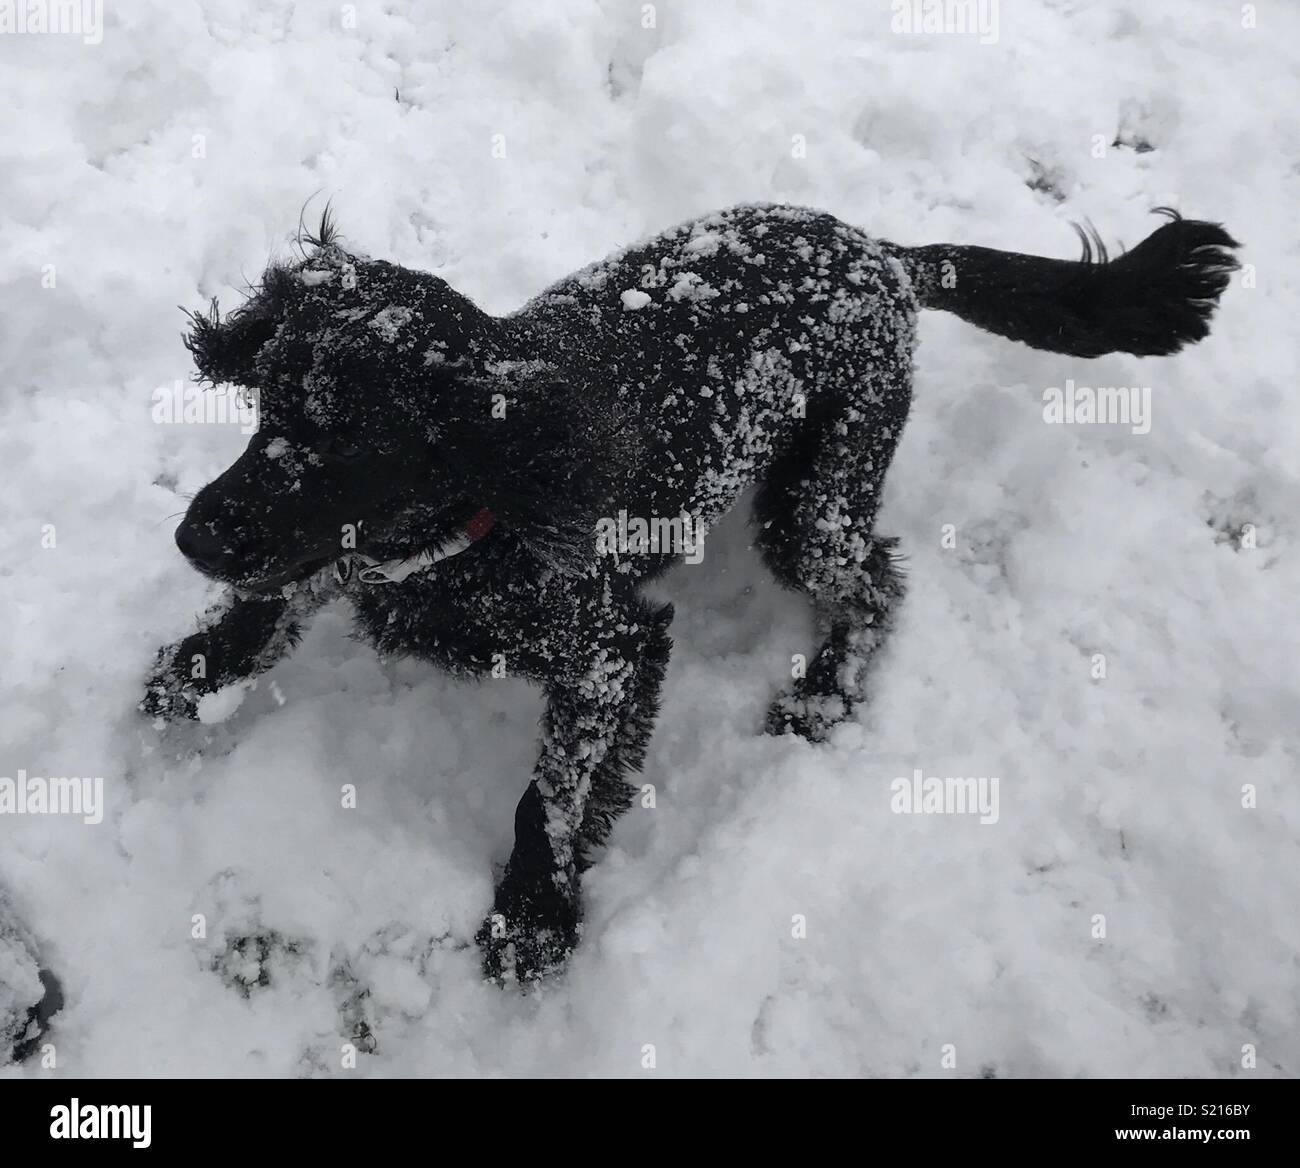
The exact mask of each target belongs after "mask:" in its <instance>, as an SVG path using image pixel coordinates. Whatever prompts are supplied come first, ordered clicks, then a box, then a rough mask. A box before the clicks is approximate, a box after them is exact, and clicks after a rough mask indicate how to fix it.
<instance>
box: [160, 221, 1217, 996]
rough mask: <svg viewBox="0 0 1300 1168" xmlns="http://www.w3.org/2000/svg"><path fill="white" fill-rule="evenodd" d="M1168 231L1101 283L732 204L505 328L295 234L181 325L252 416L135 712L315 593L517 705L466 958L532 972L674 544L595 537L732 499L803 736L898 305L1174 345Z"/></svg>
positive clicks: (182, 699) (840, 696)
mask: <svg viewBox="0 0 1300 1168" xmlns="http://www.w3.org/2000/svg"><path fill="white" fill-rule="evenodd" d="M1168 214H1169V216H1170V219H1171V221H1170V222H1168V223H1166V224H1165V225H1163V226H1162V227H1160V228H1159V230H1157V231H1156V232H1155V233H1154V234H1153V235H1152V236H1151V237H1150V238H1149V239H1147V240H1146V241H1144V242H1143V243H1142V244H1141V245H1140V246H1138V247H1137V248H1136V249H1135V250H1134V251H1132V252H1131V253H1128V254H1126V255H1124V256H1122V257H1120V258H1119V259H1115V260H1108V259H1107V258H1106V256H1105V254H1104V251H1103V252H1102V253H1101V254H1100V256H1095V255H1094V254H1093V252H1094V248H1093V245H1092V242H1091V241H1089V240H1088V238H1087V237H1085V254H1084V257H1083V259H1082V260H1080V261H1073V262H1071V261H1062V260H1049V259H1041V258H1037V257H1032V256H1024V255H1016V254H1011V253H1006V252H999V251H993V250H990V249H987V248H977V247H958V246H952V245H937V246H932V247H921V248H914V249H912V248H905V247H900V246H897V245H894V244H891V243H888V242H885V241H881V240H876V239H872V238H871V237H869V236H867V235H866V234H864V233H863V232H862V231H860V230H858V229H857V228H855V227H852V226H849V225H848V224H845V223H842V222H840V221H839V220H837V219H835V218H833V217H831V216H830V215H827V214H823V213H820V212H816V211H812V210H807V209H803V208H798V207H787V206H742V207H737V208H733V209H731V210H727V211H724V212H720V213H717V214H713V215H708V216H705V217H704V218H701V219H698V220H695V221H693V222H690V223H686V224H683V225H681V226H679V227H676V228H674V229H673V230H671V231H668V232H665V233H664V234H662V235H660V236H658V237H656V238H654V239H652V240H650V241H648V242H645V243H642V244H639V245H637V246H635V247H633V248H630V249H628V250H627V251H624V252H622V253H620V254H617V255H615V256H612V257H611V258H609V259H606V260H604V261H602V262H600V263H597V264H594V265H593V266H591V267H589V268H586V269H584V270H583V271H580V272H578V273H577V274H575V275H573V276H571V277H569V278H568V279H565V280H563V281H561V282H560V283H559V284H557V285H556V286H554V287H553V288H551V289H549V290H548V291H546V292H544V293H543V294H541V295H540V296H538V297H537V298H536V299H535V300H533V301H532V302H531V303H529V304H528V305H527V306H525V307H524V308H523V309H521V310H520V311H518V312H516V313H513V314H511V315H509V316H506V317H493V316H489V315H488V314H486V313H484V312H482V311H480V310H479V309H478V308H477V307H475V306H474V305H473V304H472V303H471V302H470V301H469V300H467V299H466V298H465V297H463V296H461V295H460V294H459V293H457V292H456V291H455V290H454V289H452V288H450V287H449V286H448V285H447V284H446V283H445V282H443V281H442V280H440V279H438V278H436V277H434V276H431V275H427V274H424V273H420V272H415V271H410V270H407V269H404V268H401V267H397V266H395V265H392V264H389V263H385V262H383V261H375V260H369V259H366V258H364V257H362V256H359V255H356V254H354V253H352V252H350V251H348V250H347V249H346V248H345V247H344V246H343V244H342V242H341V240H340V238H339V237H338V235H337V233H336V232H335V231H334V229H333V227H332V225H331V224H330V223H329V222H328V219H326V221H323V222H322V225H321V229H320V230H319V231H318V232H317V234H316V235H315V236H314V237H312V238H311V239H310V240H309V241H308V242H309V245H310V249H309V251H307V253H306V254H305V255H304V257H303V258H302V259H301V261H300V262H296V263H294V264H292V265H278V266H273V267H272V268H270V269H268V271H267V272H266V274H265V276H264V278H263V280H262V282H261V285H260V287H259V288H258V289H257V290H256V292H255V294H254V295H253V296H252V297H251V298H250V299H249V300H248V302H247V303H245V304H244V305H243V306H241V307H240V308H239V309H238V310H236V311H235V312H233V313H231V314H230V315H228V316H226V317H224V318H222V317H221V316H220V315H219V314H218V312H217V309H216V306H215V305H213V307H212V310H211V311H210V312H209V313H207V314H197V315H195V316H194V317H193V319H192V326H193V327H192V329H191V332H190V335H189V338H188V343H189V346H190V349H191V351H192V352H193V354H194V358H195V361H196V364H197V366H198V370H199V373H200V375H201V376H202V377H204V378H206V379H208V380H210V381H213V382H233V383H236V384H238V385H242V386H245V387H247V388H249V389H250V390H252V391H255V392H256V393H257V395H258V397H259V401H260V409H261V419H262V420H261V427H260V429H259V430H258V432H257V433H256V434H255V435H254V436H253V438H252V440H251V441H250V443H249V446H248V449H247V450H246V452H245V453H244V454H243V455H242V456H241V457H240V458H239V459H238V460H237V461H236V462H235V463H234V465H232V466H231V467H230V468H229V469H228V470H227V471H225V473H223V474H222V475H221V476H220V477H218V478H217V479H216V480H215V481H213V482H212V483H210V484H208V485H207V486H206V487H204V488H203V490H201V491H200V492H199V493H198V495H197V496H196V497H195V499H194V500H193V502H192V504H191V506H190V508H189V511H188V513H187V514H186V516H185V520H184V522H183V523H182V524H181V526H180V528H179V529H178V531H177V535H176V539H177V543H178V545H179V546H180V548H181V550H182V551H183V552H184V553H185V554H186V556H187V557H188V558H189V559H190V560H191V561H192V563H193V564H194V566H195V567H196V568H198V569H199V570H200V571H202V572H204V573H205V574H206V575H208V576H210V577H212V578H214V579H216V580H219V581H222V582H224V583H225V584H227V585H228V590H227V593H226V595H225V598H224V599H223V601H222V602H221V603H220V604H219V605H218V607H217V608H216V609H214V610H213V611H212V612H211V613H210V614H208V616H207V617H206V618H205V619H204V620H203V621H202V623H201V627H200V628H199V630H198V631H197V632H195V633H194V634H193V635H192V636H190V637H188V638H186V639H185V640H184V641H182V642H181V643H180V644H178V645H175V646H171V647H169V648H167V649H164V650H163V651H162V652H161V653H160V655H159V658H158V661H157V664H156V668H155V671H154V675H153V677H152V679H151V681H150V683H149V685H148V689H147V693H146V697H145V700H144V702H143V703H142V706H143V708H144V709H145V710H146V711H148V712H150V713H152V714H154V715H159V716H163V717H194V716H196V714H197V713H198V707H199V704H200V702H201V701H202V700H203V699H204V698H205V696H207V695H212V694H214V693H216V692H217V691H218V690H221V689H223V688H224V687H226V686H229V685H231V684H232V683H236V682H240V681H242V680H244V679H247V678H250V677H253V676H254V675H256V674H258V673H260V672H262V671H263V670H265V669H267V668H269V667H270V666H271V665H272V664H273V663H274V662H275V661H276V660H277V659H278V658H279V657H280V656H281V655H283V654H284V653H285V652H286V651H287V650H289V649H290V648H291V647H292V646H293V645H294V644H295V643H296V641H297V639H298V636H299V633H300V630H301V628H302V626H303V623H304V621H306V620H307V619H308V618H309V617H310V615H311V613H312V612H313V611H314V610H315V609H316V608H317V607H318V606H319V605H320V604H321V603H323V602H324V601H325V600H326V599H328V598H330V597H333V596H337V595H340V594H341V595H343V596H344V597H346V598H347V600H348V601H350V603H351V604H352V606H353V608H354V609H355V612H356V616H357V621H358V624H359V626H360V629H361V630H362V632H363V633H364V634H365V635H366V636H367V637H368V638H369V639H370V640H371V641H372V642H373V643H374V644H375V645H376V646H377V647H378V648H379V649H380V650H381V651H384V652H390V653H409V654H415V655H417V656H420V657H423V658H425V659H427V660H429V661H432V662H434V663H436V664H439V665H441V666H443V667H444V668H447V669H450V670H454V671H456V672H459V673H465V674H480V675H481V674H483V673H486V672H489V671H491V670H492V669H493V668H494V666H495V667H497V668H498V669H500V668H504V669H505V670H507V671H508V672H510V673H513V674H518V675H523V676H526V677H528V678H531V679H533V680H535V681H536V682H538V683H539V684H540V685H541V686H543V688H544V690H545V694H546V703H547V704H546V712H545V715H544V718H543V732H542V742H541V750H540V755H539V758H538V762H537V765H536V769H535V771H534V774H533V778H532V781H531V782H530V783H529V785H528V787H527V790H526V792H525V794H524V796H523V799H522V801H521V802H520V804H519V808H518V811H517V813H516V819H515V832H516V839H515V846H514V851H513V853H512V854H511V857H510V860H509V863H508V865H507V867H506V869H505V873H504V876H503V878H502V880H501V882H500V884H499V886H498V888H497V891H496V897H495V904H494V905H493V909H492V912H491V913H489V914H488V916H487V919H486V920H485V922H484V924H483V926H482V928H481V930H480V932H479V934H478V940H479V943H480V945H481V947H482V949H483V952H484V959H485V966H486V969H487V971H488V973H489V974H490V975H492V976H496V977H502V976H515V977H519V978H521V979H522V978H527V977H532V976H536V975H539V974H541V973H543V972H545V971H546V970H548V969H550V968H553V967H555V966H557V965H558V964H560V963H561V962H562V961H563V960H564V958H565V956H566V955H567V954H568V952H569V951H570V950H571V948H572V947H573V945H574V944H575V943H576V941H577V938H578V934H579V928H580V918H581V911H580V903H579V895H578V883H579V877H580V873H581V871H582V870H583V868H584V866H585V865H586V864H587V863H588V862H589V860H590V857H591V853H592V851H593V850H594V849H595V848H596V847H597V846H598V845H599V844H600V843H601V841H602V840H603V839H604V838H605V836H606V834H607V833H608V831H609V828H610V826H611V824H612V823H613V821H614V819H615V818H616V817H617V816H618V815H619V814H620V813H621V812H622V811H623V810H624V809H626V808H627V806H628V805H629V798H630V792H631V787H630V786H629V784H628V783H627V781H626V778H625V776H626V775H627V774H628V773H629V772H632V771H635V770H636V769H637V768H638V767H639V766H640V765H641V762H642V760H643V757H644V754H645V750H646V744H647V740H648V737H649V735H650V732H651V729H652V726H653V723H654V718H655V712H656V708H657V704H658V698H659V689H660V684H661V682H662V679H663V676H664V671H665V668H666V665H667V661H668V655H669V649H670V641H669V636H668V626H669V622H670V620H671V617H672V613H671V610H670V609H669V608H656V607H655V606H654V605H652V604H650V603H648V602H647V601H646V600H645V599H643V598H642V596H641V594H640V589H641V586H642V585H643V584H644V583H645V582H646V581H647V580H649V579H651V578H653V577H654V576H656V575H658V574H660V573H662V572H663V571H664V570H665V569H666V568H667V567H668V566H669V565H670V564H671V563H672V562H674V560H675V559H677V558H679V557H680V554H681V553H682V552H684V551H687V550H690V549H685V548H680V547H671V546H669V547H664V546H661V545H659V544H656V545H654V546H652V547H635V548H630V549H629V548H622V549H615V550H614V551H612V552H611V549H609V548H608V547H602V546H601V544H600V541H598V539H597V537H596V532H597V529H598V527H601V526H605V525H607V524H608V523H609V522H611V521H612V520H613V519H615V518H616V517H620V516H632V517H635V518H637V519H638V520H640V521H642V522H644V523H646V524H651V523H662V522H665V521H672V520H674V519H683V520H689V522H690V523H691V524H693V525H694V527H693V528H692V530H702V531H705V532H707V529H708V527H709V526H710V525H712V524H713V523H714V522H715V521H716V520H717V519H718V518H720V517H721V516H722V515H723V514H724V513H725V512H726V511H727V510H728V509H729V508H730V507H731V506H732V505H733V504H734V503H735V502H736V500H737V498H738V497H739V496H740V494H741V492H742V491H744V490H745V489H746V488H747V487H749V486H751V485H757V487H758V492H757V496H756V502H755V515H754V520H755V523H756V525H757V533H758V534H757V542H758V544H759V546H760V548H761V550H762V553H763V556H764V559H765V561H766V563H767V564H768V566H769V567H770V569H771V570H772V572H773V573H774V574H775V576H776V577H777V578H778V579H779V580H780V581H781V582H782V583H783V584H785V585H787V586H789V587H791V588H796V589H800V590H802V591H804V592H805V593H806V594H807V595H808V596H809V597H810V599H811V600H812V602H813V604H814V606H815V609H816V612H817V615H818V618H819V621H820V625H821V635H822V637H823V642H822V644H821V646H820V647H819V648H818V650H817V651H816V653H815V654H814V655H813V656H812V657H811V658H810V663H809V667H808V670H807V673H806V676H804V677H803V678H801V679H799V680H798V681H797V682H796V683H795V684H794V685H793V686H792V687H791V689H790V690H789V691H788V692H786V693H784V694H782V695H780V696H778V697H777V698H776V699H775V700H774V701H773V703H772V706H771V708H770V709H769V712H768V717H767V727H768V729H769V730H771V731H773V732H778V733H779V732H795V733H798V734H802V735H804V736H806V737H809V738H812V739H819V738H822V737H824V736H825V735H826V733H827V732H828V730H829V729H830V728H831V727H832V726H834V725H835V724H836V723H837V722H839V721H842V720H843V719H846V718H848V717H850V716H851V715H852V714H853V711H854V708H855V707H856V706H857V705H858V704H859V703H861V702H862V701H863V700H864V698H865V696H866V687H867V681H868V666H869V664H870V662H871V659H872V655H873V653H874V652H875V651H876V650H877V649H878V648H879V645H880V643H881V638H882V637H883V635H884V633H885V632H886V630H887V629H888V627H889V625H890V615H891V610H892V608H893V606H894V605H895V604H896V603H897V601H898V600H899V598H900V597H901V595H902V592H903V584H902V579H901V577H900V574H899V571H898V567H897V563H896V553H895V541H893V540H892V539H889V538H887V537H883V536H881V535H879V534H877V533H876V531H875V528H874V520H875V514H876V508H877V504H878V501H879V498H880V489H881V484H882V481H883V478H884V475H885V472H886V470H887V468H888V466H889V462H890V459H891V458H892V456H893V453H894V449H895V447H896V445H897V443H898V440H899V436H900V434H901V432H902V429H903V425H904V423H905V421H906V419H907V413H908V407H909V402H910V396H911V363H912V352H913V347H914V343H915V327H914V326H915V317H916V312H917V310H918V309H919V308H943V309H947V310H950V311H953V312H956V313H958V314H959V315H961V316H963V317H964V318H966V319H967V320H970V321H972V322H973V323H975V324H977V325H979V326H980V327H982V328H984V329H987V330H989V331H991V332H995V333H998V334H1000V335H1002V336H1006V337H1010V338H1012V339H1015V340H1019V341H1022V342H1024V343H1026V344H1029V345H1033V346H1035V347H1038V348H1042V349H1048V350H1051V351H1055V352H1063V353H1070V354H1074V355H1077V356H1082V357H1094V356H1099V355H1101V354H1103V353H1109V352H1115V351H1123V352H1128V353H1134V354H1142V355H1149V354H1164V353H1172V352H1175V351H1177V350H1178V349H1179V348H1181V347H1182V346H1183V345H1184V344H1186V343H1190V342H1194V341H1196V340H1199V339H1200V338H1202V337H1203V336H1205V334H1206V331H1207V328H1208V321H1209V317H1210V315H1211V312H1212V310H1213V307H1214V304H1215V302H1216V301H1217V298H1218V296H1219V294H1220V293H1221V292H1222V290H1223V289H1224V287H1225V286H1226V283H1227V279H1228V274H1229V272H1230V271H1231V270H1232V268H1233V267H1235V266H1236V265H1235V261H1234V260H1233V258H1232V256H1231V254H1230V252H1229V251H1228V250H1227V249H1229V248H1231V247H1234V246H1236V245H1235V243H1234V241H1233V240H1232V239H1231V237H1229V236H1228V235H1227V233H1226V232H1225V231H1223V229H1222V228H1221V227H1218V226H1217V225H1214V224H1209V223H1203V222H1194V221H1188V220H1182V219H1180V218H1178V217H1177V215H1176V214H1174V213H1172V212H1169V213H1168ZM705 558H706V561H707V557H705ZM195 662H201V663H202V668H201V669H196V668H195V664H194V663H195Z"/></svg>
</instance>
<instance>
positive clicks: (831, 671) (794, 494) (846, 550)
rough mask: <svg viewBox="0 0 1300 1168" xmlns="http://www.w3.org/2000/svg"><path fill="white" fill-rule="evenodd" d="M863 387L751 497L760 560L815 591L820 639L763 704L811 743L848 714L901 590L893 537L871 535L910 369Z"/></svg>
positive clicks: (814, 428) (775, 723)
mask: <svg viewBox="0 0 1300 1168" xmlns="http://www.w3.org/2000/svg"><path fill="white" fill-rule="evenodd" d="M865 388H866V392H865V393H862V394H856V395H854V396H855V401H854V404H853V405H851V406H847V407H845V408H843V409H841V410H839V411H837V412H834V413H830V414H828V415H825V416H823V417H822V418H820V419H819V420H818V421H817V422H816V423H815V424H813V425H811V426H810V429H809V430H808V431H807V432H806V433H805V435H804V436H803V437H802V439H801V440H800V441H799V442H798V443H797V444H796V447H795V448H794V449H793V450H791V451H790V452H789V453H788V454H787V455H786V456H785V457H784V458H782V459H781V460H780V461H778V463H777V464H776V466H775V467H774V468H773V470H772V472H771V473H770V474H769V476H768V478H767V481H766V482H765V483H764V485H763V487H762V489H761V490H760V492H759V495H758V498H757V500H756V501H755V520H756V522H757V523H758V524H759V525H760V528H761V530H760V532H759V536H758V544H759V546H760V548H761V549H762V553H763V558H764V560H765V562H766V563H767V565H768V567H769V568H771V570H772V572H773V574H774V575H775V576H776V578H777V579H778V580H779V581H780V582H781V583H783V584H785V585H786V586H787V587H790V588H796V589H799V590H801V591H803V592H806V593H807V594H808V595H809V596H810V597H811V598H812V601H813V604H814V609H815V612H816V616H817V624H818V631H819V633H820V635H821V636H822V637H823V638H824V640H823V642H822V645H821V648H820V649H819V650H818V652H817V653H816V655H815V656H814V657H813V658H812V660H811V661H808V662H807V663H806V665H804V666H803V668H801V669H799V672H797V673H796V675H795V681H794V684H793V685H792V686H791V687H790V688H789V689H788V690H787V691H785V692H784V693H783V694H781V695H780V696H779V697H778V698H777V699H776V701H774V702H773V704H772V706H771V708H770V709H769V712H768V719H767V729H768V730H769V732H771V733H776V734H780V733H786V732H792V733H796V734H800V735H802V736H803V737H805V738H808V739H811V740H814V741H816V740H820V739H822V738H824V737H826V735H827V733H828V732H829V731H830V729H831V728H832V727H833V726H835V725H836V724H837V723H839V722H842V721H844V720H846V719H847V718H849V717H851V716H852V714H853V711H854V709H855V707H856V706H858V705H859V704H860V703H862V702H863V701H864V700H865V699H866V696H867V683H868V674H869V666H870V664H871V659H872V657H873V655H874V654H875V653H876V651H877V650H878V649H879V647H880V644H881V642H882V641H883V639H884V637H885V634H886V633H887V632H888V630H889V628H890V625H891V620H892V613H893V609H894V606H895V605H896V604H897V603H898V601H899V599H900V598H901V597H902V594H903V590H904V586H903V577H902V572H901V571H900V569H899V565H898V556H897V552H896V550H895V549H896V546H897V540H894V539H888V538H882V537H880V536H877V535H876V534H875V533H874V523H875V517H876V509H877V506H878V504H879V494H880V488H881V485H882V483H883V481H884V477H885V471H886V470H887V469H888V467H889V462H890V459H891V458H892V457H893V454H894V448H895V446H896V445H897V443H898V438H899V436H900V434H901V432H902V428H903V423H904V421H905V420H906V416H907V404H908V400H909V393H910V387H909V384H908V377H907V373H906V371H905V370H902V369H897V370H892V371H891V372H890V376H888V377H886V376H885V375H884V374H883V373H882V374H881V375H879V376H877V377H875V378H873V379H872V382H871V383H870V385H868V386H867V387H865Z"/></svg>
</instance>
